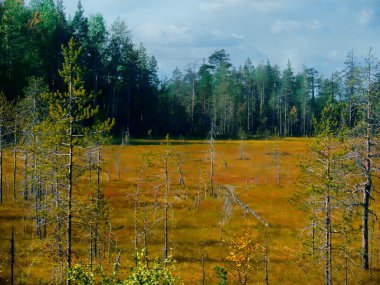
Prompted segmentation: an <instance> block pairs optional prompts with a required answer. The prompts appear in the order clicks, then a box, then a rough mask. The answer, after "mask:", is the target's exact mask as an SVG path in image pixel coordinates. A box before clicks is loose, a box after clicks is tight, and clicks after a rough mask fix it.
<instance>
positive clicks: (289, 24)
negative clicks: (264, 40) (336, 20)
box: [272, 20, 321, 34]
mask: <svg viewBox="0 0 380 285" xmlns="http://www.w3.org/2000/svg"><path fill="white" fill-rule="evenodd" d="M320 27H321V23H320V22H319V21H318V20H311V21H307V22H301V21H294V20H285V21H284V20H276V21H274V23H273V25H272V33H274V34H279V33H292V32H296V31H300V30H307V31H317V30H318V29H319V28H320Z"/></svg>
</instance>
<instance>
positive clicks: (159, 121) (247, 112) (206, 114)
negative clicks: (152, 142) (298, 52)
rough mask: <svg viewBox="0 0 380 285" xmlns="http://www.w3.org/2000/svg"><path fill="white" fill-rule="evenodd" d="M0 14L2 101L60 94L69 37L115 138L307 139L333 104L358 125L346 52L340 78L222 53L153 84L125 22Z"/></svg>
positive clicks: (150, 63)
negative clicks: (33, 90) (44, 92)
mask: <svg viewBox="0 0 380 285" xmlns="http://www.w3.org/2000/svg"><path fill="white" fill-rule="evenodd" d="M0 16H1V29H0V38H1V50H0V53H1V56H0V60H1V61H0V66H1V69H0V90H2V92H3V93H4V94H5V96H6V97H7V99H8V100H10V101H15V102H16V101H19V100H21V99H22V98H24V97H25V96H26V92H27V90H28V87H30V86H31V84H32V83H31V78H33V77H37V78H41V80H42V82H43V83H44V84H46V85H47V88H48V89H49V90H61V89H62V88H63V81H62V79H61V78H60V76H59V74H58V70H59V68H60V66H61V65H62V62H63V55H62V50H61V46H62V45H67V43H68V41H69V39H70V38H73V39H74V40H75V42H76V43H78V45H80V46H81V56H80V65H81V68H82V69H83V80H84V83H85V89H86V90H88V91H92V93H93V94H95V95H96V99H95V104H96V105H99V107H100V113H99V116H100V117H102V118H115V120H116V125H115V127H114V128H113V134H114V135H116V136H121V135H122V134H130V136H132V137H145V136H147V135H148V134H149V135H150V136H155V137H160V136H161V137H162V136H165V135H166V134H167V133H169V134H171V135H173V136H181V135H182V136H193V137H204V136H205V135H206V134H207V132H208V131H209V130H210V127H211V124H213V125H214V127H215V129H216V132H217V134H218V135H221V136H225V137H231V136H234V137H236V136H238V135H239V134H240V133H242V132H244V133H245V134H248V135H255V134H263V133H265V132H269V133H272V134H274V133H278V134H279V135H281V136H310V135H312V134H313V120H314V119H319V118H320V116H321V111H322V109H323V107H324V106H325V104H326V102H327V101H328V99H329V98H330V97H331V98H332V99H333V100H337V101H339V102H342V104H344V105H345V106H344V108H343V110H342V123H344V124H345V125H347V126H349V127H352V126H354V125H355V123H356V121H357V119H358V118H357V117H358V110H357V107H356V106H357V103H358V102H360V100H361V98H360V96H361V95H362V93H363V92H362V89H363V76H364V75H363V66H362V65H361V62H360V61H359V60H358V58H357V57H356V56H355V54H354V52H353V51H351V52H348V54H347V59H346V62H345V63H344V64H345V69H344V70H342V71H338V72H335V73H333V74H332V75H331V76H323V75H322V74H319V73H318V71H317V70H315V69H314V68H305V69H304V70H303V71H302V72H300V73H295V72H294V70H293V68H292V65H291V62H288V65H287V67H286V68H285V69H284V70H280V68H279V67H278V66H277V65H273V64H271V63H270V62H269V60H268V61H267V62H266V63H262V64H259V65H258V66H254V65H253V64H252V63H251V60H250V59H249V58H248V59H247V60H246V62H245V63H244V65H242V66H239V67H236V66H233V65H232V64H231V61H230V58H229V55H228V53H227V52H226V51H225V50H224V49H221V50H217V51H215V52H214V53H213V54H212V55H210V56H209V58H208V60H204V61H203V64H201V65H200V67H199V68H196V67H195V65H193V67H190V68H188V69H186V70H184V71H181V70H179V69H175V70H174V71H173V74H172V77H171V78H170V79H161V80H160V79H159V78H158V75H157V74H158V67H157V61H156V60H155V58H154V56H150V55H148V54H147V52H146V49H145V48H144V46H143V44H142V43H140V44H139V45H136V44H134V43H133V39H132V34H131V32H130V31H129V30H128V27H127V25H126V23H125V22H124V21H123V20H121V19H116V20H115V21H114V22H113V23H112V25H111V26H110V27H109V28H108V27H107V25H106V23H105V21H104V19H103V16H102V15H101V14H96V15H92V16H90V17H88V18H87V17H85V15H84V10H83V7H82V6H81V3H80V2H79V3H78V9H77V11H76V12H75V14H74V16H73V17H72V18H67V16H66V14H65V8H64V6H63V3H62V1H57V3H55V2H54V1H52V0H46V1H30V4H29V5H28V6H25V4H24V3H23V1H5V2H4V3H3V4H2V5H1V6H0ZM377 80H378V79H377Z"/></svg>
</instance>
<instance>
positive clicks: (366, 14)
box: [358, 10, 373, 26]
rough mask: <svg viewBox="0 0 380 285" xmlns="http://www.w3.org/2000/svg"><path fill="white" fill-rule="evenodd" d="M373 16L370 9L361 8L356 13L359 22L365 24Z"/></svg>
mask: <svg viewBox="0 0 380 285" xmlns="http://www.w3.org/2000/svg"><path fill="white" fill-rule="evenodd" d="M372 18H373V11H370V10H361V11H360V12H359V15H358V21H359V24H361V25H363V26H367V25H368V24H369V23H370V22H371V21H372Z"/></svg>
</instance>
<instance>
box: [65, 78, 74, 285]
mask: <svg viewBox="0 0 380 285" xmlns="http://www.w3.org/2000/svg"><path fill="white" fill-rule="evenodd" d="M72 80H73V78H70V83H69V90H70V98H69V120H70V121H69V164H68V189H67V241H66V247H67V248H66V254H67V256H66V263H67V274H68V275H67V281H66V284H67V285H71V280H70V278H69V277H70V276H69V274H70V269H71V254H72V250H71V247H72V240H71V238H72V213H71V211H72V195H73V156H74V152H73V151H74V145H73V136H74V131H73V120H74V118H73V111H74V110H73V104H74V98H73V95H74V94H73V92H74V91H73V82H72Z"/></svg>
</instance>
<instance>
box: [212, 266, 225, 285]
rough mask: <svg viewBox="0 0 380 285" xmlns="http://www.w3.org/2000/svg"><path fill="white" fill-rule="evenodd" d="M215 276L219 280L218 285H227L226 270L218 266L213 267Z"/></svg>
mask: <svg viewBox="0 0 380 285" xmlns="http://www.w3.org/2000/svg"><path fill="white" fill-rule="evenodd" d="M214 270H215V275H216V277H217V278H218V279H219V281H218V285H227V284H228V282H227V273H228V272H227V270H226V269H225V268H223V267H220V266H219V265H216V266H215V267H214Z"/></svg>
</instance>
